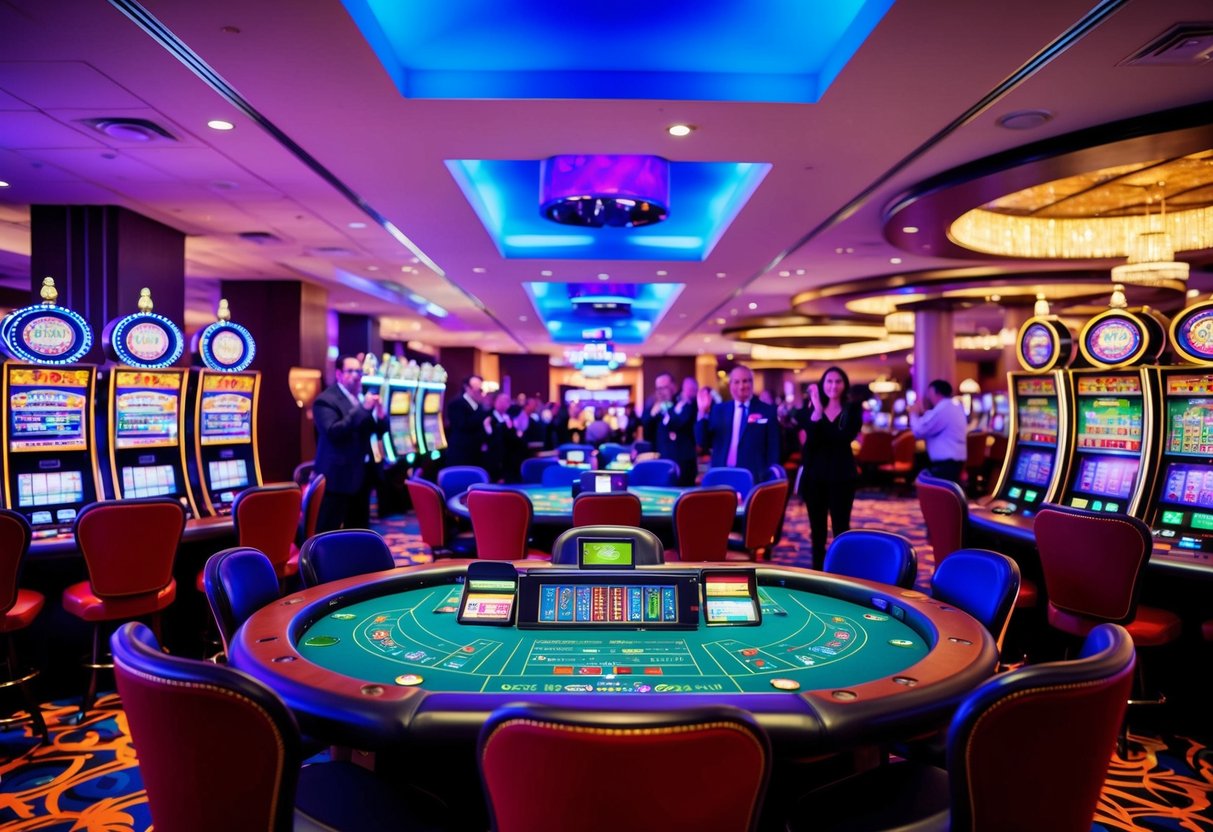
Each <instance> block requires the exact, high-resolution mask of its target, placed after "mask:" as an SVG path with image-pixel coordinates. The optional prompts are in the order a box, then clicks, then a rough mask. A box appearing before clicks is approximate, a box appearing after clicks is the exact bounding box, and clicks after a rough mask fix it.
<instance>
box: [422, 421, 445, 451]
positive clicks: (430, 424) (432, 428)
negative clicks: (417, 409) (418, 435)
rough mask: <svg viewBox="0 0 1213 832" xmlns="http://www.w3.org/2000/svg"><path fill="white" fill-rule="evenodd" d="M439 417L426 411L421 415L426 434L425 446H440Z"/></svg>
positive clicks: (423, 429) (423, 430)
mask: <svg viewBox="0 0 1213 832" xmlns="http://www.w3.org/2000/svg"><path fill="white" fill-rule="evenodd" d="M439 418H440V417H438V416H437V415H435V414H431V413H426V414H425V415H424V416H422V417H421V430H422V432H423V433H424V434H425V446H426V447H427V448H436V447H437V446H438V419H439Z"/></svg>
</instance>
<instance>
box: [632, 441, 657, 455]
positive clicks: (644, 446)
mask: <svg viewBox="0 0 1213 832" xmlns="http://www.w3.org/2000/svg"><path fill="white" fill-rule="evenodd" d="M652 451H653V443H652V442H646V441H645V440H643V439H637V440H636V441H635V442H633V443H632V453H634V454H647V453H652Z"/></svg>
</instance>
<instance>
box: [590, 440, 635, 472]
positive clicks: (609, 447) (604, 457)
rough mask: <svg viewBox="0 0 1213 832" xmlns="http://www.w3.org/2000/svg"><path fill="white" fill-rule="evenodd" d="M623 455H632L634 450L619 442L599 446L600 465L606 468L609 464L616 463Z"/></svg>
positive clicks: (604, 443)
mask: <svg viewBox="0 0 1213 832" xmlns="http://www.w3.org/2000/svg"><path fill="white" fill-rule="evenodd" d="M622 454H627V455H628V456H631V455H632V449H631V448H629V447H628V446H627V445H620V444H619V443H618V442H603V443H602V444H601V445H599V446H598V464H599V465H601V466H603V467H606V464H607V463H608V462H614V461H615V460H616V459H618V458H619V457H620V456H621V455H622Z"/></svg>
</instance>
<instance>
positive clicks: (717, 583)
mask: <svg viewBox="0 0 1213 832" xmlns="http://www.w3.org/2000/svg"><path fill="white" fill-rule="evenodd" d="M703 597H704V620H705V621H706V622H707V623H708V624H757V623H759V619H760V615H761V613H760V607H759V604H758V592H757V581H756V579H755V575H754V572H753V570H744V571H736V572H705V573H704V576H703Z"/></svg>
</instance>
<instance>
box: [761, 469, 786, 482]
mask: <svg viewBox="0 0 1213 832" xmlns="http://www.w3.org/2000/svg"><path fill="white" fill-rule="evenodd" d="M787 478H788V471H787V469H786V468H784V467H783V466H782V465H770V466H768V467H767V477H766V479H765V480H763V482H771V481H772V480H786V479H787Z"/></svg>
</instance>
